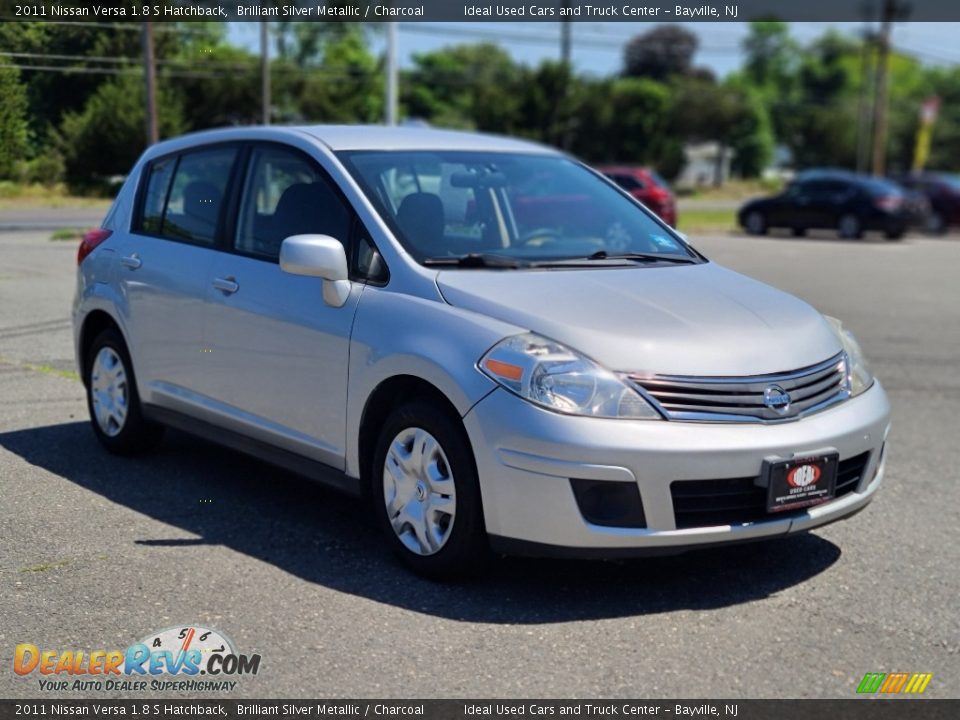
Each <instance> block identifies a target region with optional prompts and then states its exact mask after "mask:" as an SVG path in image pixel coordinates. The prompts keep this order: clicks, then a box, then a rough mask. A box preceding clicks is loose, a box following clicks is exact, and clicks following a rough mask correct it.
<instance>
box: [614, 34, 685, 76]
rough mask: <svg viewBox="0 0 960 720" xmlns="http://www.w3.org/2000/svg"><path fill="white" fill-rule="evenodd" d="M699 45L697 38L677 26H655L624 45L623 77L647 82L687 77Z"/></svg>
mask: <svg viewBox="0 0 960 720" xmlns="http://www.w3.org/2000/svg"><path fill="white" fill-rule="evenodd" d="M698 44H699V43H698V40H697V36H696V35H694V34H693V33H692V32H690V31H689V30H687V29H686V28H684V27H681V26H680V25H655V26H654V27H653V29H652V30H648V31H647V32H645V33H643V34H642V35H637V36H636V37H635V38H633V39H632V40H631V41H630V42H629V43H627V47H626V49H625V50H624V55H623V66H624V69H623V74H624V75H627V76H629V77H644V78H648V79H650V80H666V79H667V78H669V77H671V76H673V75H686V74H687V73H688V72H690V69H691V67H692V65H693V56H694V54H695V53H696V52H697V46H698Z"/></svg>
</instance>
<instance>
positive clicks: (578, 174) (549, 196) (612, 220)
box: [340, 151, 697, 262]
mask: <svg viewBox="0 0 960 720" xmlns="http://www.w3.org/2000/svg"><path fill="white" fill-rule="evenodd" d="M340 158H341V159H342V160H343V161H344V164H345V165H346V166H347V167H348V169H349V170H350V171H351V172H352V173H353V175H354V177H355V178H356V180H357V181H358V183H359V184H360V186H361V187H362V188H363V190H364V192H365V193H366V194H367V196H368V197H369V198H370V200H371V201H372V202H373V204H374V205H375V206H376V207H377V208H378V209H379V210H380V213H381V214H382V215H383V217H384V218H385V219H386V220H387V223H388V225H390V226H391V228H392V229H393V230H394V232H395V233H396V235H397V237H398V238H399V239H400V242H401V243H403V245H404V247H405V248H406V249H407V250H408V251H409V252H410V254H411V255H413V256H414V257H415V258H416V259H417V260H418V261H421V262H422V261H425V260H435V259H437V258H456V257H463V256H467V255H472V254H484V255H496V256H503V257H507V258H511V259H515V260H517V261H520V262H525V261H546V260H566V259H575V258H588V257H590V256H594V257H596V258H602V257H614V256H618V255H629V254H656V255H662V256H664V257H666V256H671V255H672V256H674V257H676V256H682V257H685V258H691V259H692V258H696V257H697V256H696V255H695V254H693V253H692V252H691V251H690V250H689V249H688V248H687V247H686V245H685V244H684V243H683V242H682V241H681V240H680V239H679V238H677V237H676V236H675V235H673V234H672V233H671V232H670V231H669V230H668V229H667V228H665V227H664V226H663V225H662V224H661V223H660V222H658V221H657V220H655V219H654V218H653V217H651V216H650V215H649V214H647V213H646V212H645V211H644V210H643V209H641V208H640V207H639V206H638V205H637V204H636V203H635V202H634V201H633V200H631V199H630V198H628V197H626V196H625V195H624V194H622V193H621V192H620V191H619V190H616V189H615V188H614V187H612V186H611V185H610V184H608V183H607V182H606V181H604V180H602V179H600V178H599V177H597V176H596V175H594V174H593V173H591V172H590V171H589V170H587V169H585V168H583V167H582V166H580V165H579V164H577V163H576V162H574V161H571V160H568V159H567V158H563V157H557V156H544V155H522V154H511V153H486V152H484V153H478V152H448V151H416V152H399V151H397V152H380V151H371V152H367V151H363V152H361V151H356V152H343V153H340Z"/></svg>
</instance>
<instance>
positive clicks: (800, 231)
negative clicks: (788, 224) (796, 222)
mask: <svg viewBox="0 0 960 720" xmlns="http://www.w3.org/2000/svg"><path fill="white" fill-rule="evenodd" d="M806 234H807V229H806V228H805V227H795V228H793V236H794V237H803V236H804V235H806Z"/></svg>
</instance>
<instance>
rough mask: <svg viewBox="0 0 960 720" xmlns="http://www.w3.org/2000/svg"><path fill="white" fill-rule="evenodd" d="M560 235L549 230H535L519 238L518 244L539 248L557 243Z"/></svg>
mask: <svg viewBox="0 0 960 720" xmlns="http://www.w3.org/2000/svg"><path fill="white" fill-rule="evenodd" d="M559 240H560V233H558V232H557V231H556V230H552V229H550V228H535V229H533V230H529V231H528V232H525V233H523V235H521V236H520V239H519V243H520V244H521V245H523V246H525V247H540V246H542V245H550V244H552V243H555V242H559Z"/></svg>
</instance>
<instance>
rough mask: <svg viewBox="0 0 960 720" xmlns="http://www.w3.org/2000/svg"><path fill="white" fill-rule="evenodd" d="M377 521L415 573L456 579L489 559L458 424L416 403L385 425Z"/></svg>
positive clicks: (378, 460) (378, 456)
mask: <svg viewBox="0 0 960 720" xmlns="http://www.w3.org/2000/svg"><path fill="white" fill-rule="evenodd" d="M373 463H374V464H373V478H372V480H373V487H372V488H371V493H370V494H371V499H372V501H373V505H374V512H375V514H376V516H377V521H378V523H379V525H380V526H381V528H382V530H383V532H384V534H385V535H386V537H387V541H388V543H389V544H390V545H391V546H392V548H393V550H394V552H395V553H396V554H397V555H398V557H399V558H400V560H401V561H402V562H403V563H404V564H405V565H406V566H407V567H409V568H410V569H411V570H413V571H414V572H416V573H418V574H420V575H424V576H427V577H431V578H436V579H444V580H449V579H457V578H463V577H468V576H470V575H474V574H476V573H478V572H479V571H480V570H482V569H483V567H484V566H485V564H486V562H487V560H488V557H489V550H488V544H487V536H486V530H485V527H484V522H483V507H482V504H481V499H480V485H479V482H478V480H477V471H476V466H475V464H474V460H473V454H472V452H471V450H470V446H469V442H468V440H467V437H466V433H465V431H464V430H463V425H462V424H461V422H460V418H458V417H456V416H454V415H453V414H451V413H449V412H446V411H444V410H443V409H441V408H439V407H437V406H436V405H434V404H433V403H430V402H427V401H424V400H417V401H413V402H410V403H407V404H405V405H403V406H401V407H399V408H398V409H397V410H395V411H394V412H393V413H392V414H391V415H390V416H389V417H388V418H387V420H386V422H385V423H384V426H383V429H382V430H381V432H380V437H379V440H378V441H377V448H376V452H375V453H374V459H373Z"/></svg>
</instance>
